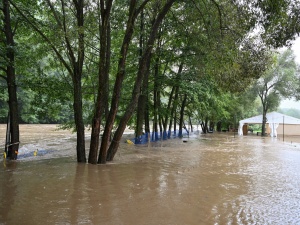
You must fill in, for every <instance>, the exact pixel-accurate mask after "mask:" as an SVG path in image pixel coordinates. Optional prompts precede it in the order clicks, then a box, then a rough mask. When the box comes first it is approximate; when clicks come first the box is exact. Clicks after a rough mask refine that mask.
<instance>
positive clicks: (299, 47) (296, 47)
mask: <svg viewBox="0 0 300 225" xmlns="http://www.w3.org/2000/svg"><path fill="white" fill-rule="evenodd" d="M292 50H293V51H294V54H295V56H296V62H297V63H298V64H300V37H298V38H297V39H296V40H295V42H294V44H293V46H292ZM279 107H280V108H294V109H299V110H300V101H295V100H288V99H286V100H284V101H282V102H281V104H280V106H279Z"/></svg>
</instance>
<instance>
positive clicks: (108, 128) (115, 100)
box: [98, 0, 137, 164]
mask: <svg viewBox="0 0 300 225" xmlns="http://www.w3.org/2000/svg"><path fill="white" fill-rule="evenodd" d="M136 4H137V3H136V0H131V1H130V7H129V16H128V21H127V27H126V31H125V35H124V39H123V43H122V47H121V51H120V58H119V63H118V72H117V76H116V80H115V85H114V90H113V95H112V100H111V106H110V111H109V113H108V117H107V120H106V124H105V128H104V132H103V137H102V141H101V147H100V154H99V156H98V163H102V164H104V163H106V156H107V149H108V147H109V140H110V136H111V132H112V129H113V125H114V122H115V118H116V115H117V111H118V107H119V100H120V96H121V89H122V83H123V80H124V77H125V63H126V58H127V52H128V48H129V43H130V41H131V38H132V34H133V28H134V23H135V20H136V17H137V14H136V11H135V10H136V9H135V8H136ZM124 129H125V128H124Z"/></svg>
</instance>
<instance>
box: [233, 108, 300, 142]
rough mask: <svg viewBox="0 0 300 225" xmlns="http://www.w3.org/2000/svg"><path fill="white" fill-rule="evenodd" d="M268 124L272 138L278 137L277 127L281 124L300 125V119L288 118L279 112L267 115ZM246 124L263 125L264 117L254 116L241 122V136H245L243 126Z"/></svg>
mask: <svg viewBox="0 0 300 225" xmlns="http://www.w3.org/2000/svg"><path fill="white" fill-rule="evenodd" d="M266 116H267V123H268V124H269V127H270V128H271V134H270V135H271V137H277V131H276V129H277V127H278V125H279V124H283V123H284V124H300V119H297V118H295V117H292V116H287V115H284V114H281V113H278V112H271V113H267V115H266ZM245 123H248V124H261V123H262V115H259V116H254V117H251V118H248V119H244V120H240V122H239V131H238V133H239V135H243V125H244V124H245Z"/></svg>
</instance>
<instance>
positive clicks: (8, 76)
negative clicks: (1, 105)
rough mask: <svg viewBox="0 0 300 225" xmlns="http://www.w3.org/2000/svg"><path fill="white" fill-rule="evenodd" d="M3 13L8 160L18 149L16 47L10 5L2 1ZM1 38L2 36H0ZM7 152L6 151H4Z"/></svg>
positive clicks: (13, 156) (15, 157) (3, 67)
mask: <svg viewBox="0 0 300 225" xmlns="http://www.w3.org/2000/svg"><path fill="white" fill-rule="evenodd" d="M1 10H2V12H3V17H2V18H3V23H2V25H3V27H2V28H1V30H3V32H4V36H5V38H4V48H3V49H5V50H4V52H5V55H4V56H2V57H4V60H3V61H4V63H3V65H0V69H1V70H2V71H3V72H4V73H5V75H1V77H2V78H4V79H5V80H6V82H7V89H8V105H9V121H10V127H9V134H8V135H9V136H10V142H9V143H5V147H7V144H9V147H8V156H9V157H10V159H13V160H15V159H17V156H18V149H19V115H18V111H19V110H18V99H17V85H16V68H15V51H16V45H15V40H14V31H13V30H14V29H15V28H13V22H12V20H11V13H10V4H9V1H8V0H3V1H2V5H1ZM1 36H2V35H1ZM5 150H6V151H7V149H5Z"/></svg>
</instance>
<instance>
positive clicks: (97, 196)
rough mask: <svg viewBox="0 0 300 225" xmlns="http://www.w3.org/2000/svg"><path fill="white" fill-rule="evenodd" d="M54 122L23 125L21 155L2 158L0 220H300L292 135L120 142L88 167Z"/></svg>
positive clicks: (299, 177) (298, 165)
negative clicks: (108, 157)
mask: <svg viewBox="0 0 300 225" xmlns="http://www.w3.org/2000/svg"><path fill="white" fill-rule="evenodd" d="M55 128H56V127H55V126H54V125H22V126H21V134H22V138H21V145H20V149H21V150H22V151H23V152H24V153H26V154H27V155H26V157H23V158H22V157H21V155H20V159H19V160H18V161H16V162H9V161H7V162H5V161H3V159H1V164H0V166H1V170H0V179H1V184H0V224H7V225H8V224H13V225H14V224H105V225H106V224H108V225H125V224H126V225H127V224H128V225H134V224H138V225H143V224H145V225H148V224H149V225H152V224H153V225H159V224H161V225H169V224H170V225H173V224H174V225H175V224H178V225H184V224H187V225H189V224H191V225H193V224H195V225H199V224H215V225H218V224H220V225H221V224H272V225H273V224H278V225H279V224H280V225H283V224H300V144H298V143H297V138H295V137H294V138H293V139H291V140H289V141H288V139H287V138H285V140H287V141H285V142H283V141H282V139H280V138H277V139H274V138H269V137H266V138H261V137H257V136H246V137H240V136H237V135H235V136H234V135H233V134H232V133H231V134H225V133H221V134H207V135H196V136H193V137H191V138H189V139H187V138H185V140H186V141H187V142H183V140H180V139H172V140H168V141H164V142H162V143H156V144H155V145H153V146H139V147H138V146H134V145H129V144H126V143H124V141H122V144H121V147H120V149H119V151H118V153H117V155H116V157H115V160H114V161H113V162H112V163H109V164H106V165H88V164H77V163H76V152H75V141H76V139H75V137H76V136H75V135H74V134H71V133H70V132H68V131H61V130H55ZM4 139H5V125H0V146H1V144H2V143H4ZM88 140H89V132H87V148H88ZM3 145H4V144H3ZM1 148H2V149H3V147H2V146H1ZM35 149H39V150H40V151H41V152H42V150H45V151H44V154H40V155H39V154H38V155H37V156H33V155H31V154H32V151H34V150H35ZM22 151H21V152H22ZM20 154H21V153H20Z"/></svg>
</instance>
